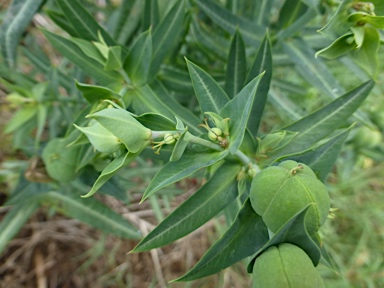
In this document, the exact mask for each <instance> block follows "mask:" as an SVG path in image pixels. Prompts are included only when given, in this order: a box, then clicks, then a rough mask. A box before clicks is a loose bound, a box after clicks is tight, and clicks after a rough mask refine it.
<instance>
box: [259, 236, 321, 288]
mask: <svg viewBox="0 0 384 288" xmlns="http://www.w3.org/2000/svg"><path fill="white" fill-rule="evenodd" d="M252 276H253V288H275V287H279V288H293V287H297V288H323V287H325V286H324V282H323V279H322V278H321V276H320V274H319V272H318V271H317V270H316V268H315V266H314V265H313V263H312V261H311V259H310V258H309V256H308V255H307V253H305V251H304V250H302V249H301V248H299V247H297V246H295V245H292V244H289V243H283V244H280V245H279V246H277V247H276V246H272V247H270V248H268V249H267V250H266V251H264V252H263V253H262V254H261V255H260V256H258V257H257V258H256V261H255V264H254V266H253V275H252Z"/></svg>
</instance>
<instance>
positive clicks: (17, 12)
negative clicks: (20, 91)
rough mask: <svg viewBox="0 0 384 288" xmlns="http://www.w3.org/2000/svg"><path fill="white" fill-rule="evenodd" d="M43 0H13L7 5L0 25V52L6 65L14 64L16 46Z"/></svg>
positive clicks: (12, 65) (11, 65)
mask: <svg viewBox="0 0 384 288" xmlns="http://www.w3.org/2000/svg"><path fill="white" fill-rule="evenodd" d="M42 3H43V0H14V1H12V3H11V5H10V6H9V7H8V10H7V13H6V14H5V16H4V17H3V19H2V20H3V21H2V23H1V27H0V47H1V54H2V55H3V58H4V60H5V63H6V64H7V66H8V67H10V68H12V67H14V66H15V61H16V51H17V49H16V47H17V44H18V43H19V39H20V37H21V36H22V34H23V32H24V31H25V29H26V28H27V26H28V25H29V23H30V22H31V20H32V18H33V15H35V13H36V12H37V10H38V9H39V7H40V6H41V4H42Z"/></svg>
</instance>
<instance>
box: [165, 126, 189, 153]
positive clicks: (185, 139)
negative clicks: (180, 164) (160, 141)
mask: <svg viewBox="0 0 384 288" xmlns="http://www.w3.org/2000/svg"><path fill="white" fill-rule="evenodd" d="M190 140H191V134H190V133H188V132H187V130H185V131H184V132H183V133H182V134H181V135H180V137H179V139H177V142H176V144H175V147H174V148H173V150H172V155H171V158H169V161H177V160H179V159H180V158H181V156H183V154H184V152H185V149H186V148H187V146H188V144H189V142H190Z"/></svg>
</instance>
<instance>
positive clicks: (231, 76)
mask: <svg viewBox="0 0 384 288" xmlns="http://www.w3.org/2000/svg"><path fill="white" fill-rule="evenodd" d="M246 68H247V64H246V58H245V46H244V41H243V38H242V37H241V34H240V32H239V31H238V30H236V33H235V35H234V36H233V39H232V43H231V48H230V50H229V55H228V60H227V71H226V76H225V92H227V95H228V96H229V97H230V98H233V97H234V96H235V95H237V94H238V93H239V92H240V90H241V89H242V88H243V85H244V81H245V72H246ZM196 94H197V93H196ZM212 112H216V111H212Z"/></svg>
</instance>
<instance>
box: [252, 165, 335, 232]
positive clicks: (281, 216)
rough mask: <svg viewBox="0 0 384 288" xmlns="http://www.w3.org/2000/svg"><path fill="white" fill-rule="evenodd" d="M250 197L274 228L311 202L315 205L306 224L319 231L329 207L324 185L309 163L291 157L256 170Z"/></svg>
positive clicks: (271, 228)
mask: <svg viewBox="0 0 384 288" xmlns="http://www.w3.org/2000/svg"><path fill="white" fill-rule="evenodd" d="M250 200H251V204H252V207H253V209H254V210H255V211H256V213H257V214H259V215H261V216H262V218H263V221H264V222H265V224H266V225H267V227H268V229H269V230H271V231H272V232H277V231H278V230H279V229H280V228H281V227H282V226H283V225H284V224H285V223H286V222H287V221H288V220H289V219H290V218H291V217H292V216H294V215H295V214H296V213H297V212H299V211H300V210H301V209H303V208H304V207H306V206H307V205H308V204H313V205H312V207H310V208H309V211H308V214H307V216H306V227H307V230H308V232H309V233H313V232H316V231H317V230H318V229H319V227H320V226H321V225H322V224H323V223H324V222H325V220H326V218H327V215H328V211H329V208H330V202H329V196H328V191H327V188H326V187H325V185H324V184H323V183H322V182H321V181H319V180H318V179H317V178H316V175H315V173H314V172H313V171H312V170H311V168H309V167H308V166H307V165H305V164H301V163H300V164H299V163H297V162H295V161H291V160H287V161H284V162H282V163H280V165H279V166H271V167H268V168H266V169H264V170H262V171H261V172H259V173H258V174H256V176H255V178H254V179H253V181H252V186H251V192H250Z"/></svg>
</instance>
